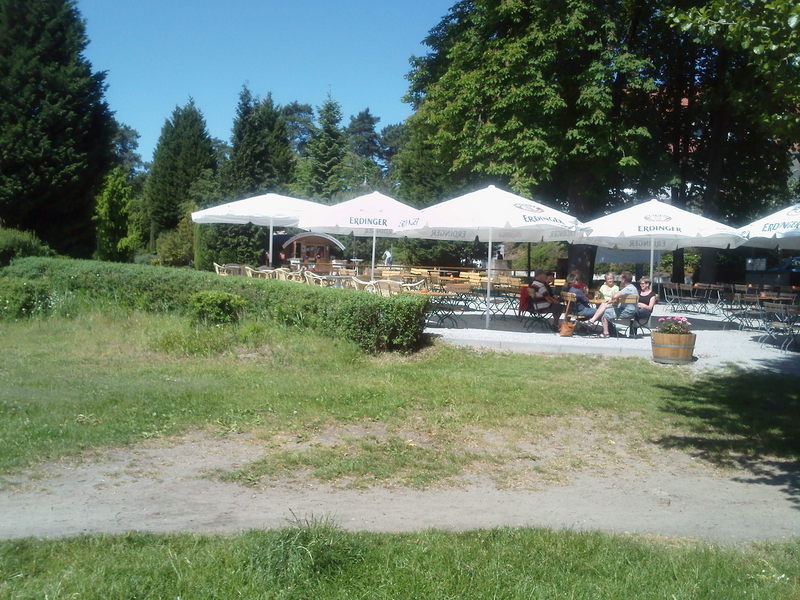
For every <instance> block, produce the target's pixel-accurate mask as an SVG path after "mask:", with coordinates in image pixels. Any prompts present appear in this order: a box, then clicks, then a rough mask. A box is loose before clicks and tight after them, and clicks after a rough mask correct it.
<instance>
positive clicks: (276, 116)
mask: <svg viewBox="0 0 800 600" xmlns="http://www.w3.org/2000/svg"><path fill="white" fill-rule="evenodd" d="M293 169H294V156H293V154H292V148H291V145H290V142H289V132H288V129H287V127H286V123H285V121H284V119H283V117H282V116H281V111H280V108H279V107H276V106H275V104H274V103H273V101H272V96H271V95H270V94H267V97H266V98H264V99H263V100H260V99H258V98H255V97H253V95H252V93H251V92H250V90H249V89H248V88H247V87H246V86H245V87H244V88H242V91H241V93H240V94H239V105H238V106H237V109H236V119H235V120H234V123H233V135H232V139H231V157H230V161H229V162H228V164H227V165H226V166H225V169H224V175H223V182H224V184H223V185H224V187H225V189H226V190H227V191H228V192H229V194H230V195H231V196H233V197H241V196H249V195H253V194H256V193H259V192H265V191H268V190H270V189H273V188H275V187H276V186H279V185H283V184H286V183H289V181H290V180H291V178H292V171H293Z"/></svg>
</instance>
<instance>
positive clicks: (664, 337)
mask: <svg viewBox="0 0 800 600" xmlns="http://www.w3.org/2000/svg"><path fill="white" fill-rule="evenodd" d="M696 337H697V336H696V334H694V333H658V332H657V331H654V332H653V333H652V334H650V343H651V344H652V347H653V360H654V361H655V362H657V363H665V364H670V365H672V364H677V365H680V364H686V363H690V362H692V354H693V353H694V341H695V338H696Z"/></svg>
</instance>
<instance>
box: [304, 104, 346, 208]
mask: <svg viewBox="0 0 800 600" xmlns="http://www.w3.org/2000/svg"><path fill="white" fill-rule="evenodd" d="M341 122H342V109H341V106H340V105H339V103H338V102H336V101H335V100H333V99H332V98H331V97H328V99H327V100H326V101H325V103H324V104H323V105H322V106H321V107H320V109H319V124H318V126H317V127H316V128H315V130H314V132H313V133H312V135H311V139H309V141H308V146H307V150H308V181H307V183H306V186H307V188H308V193H310V194H313V195H315V196H317V197H318V198H321V199H326V200H330V199H331V198H333V196H334V195H335V194H336V193H337V192H339V191H341V190H342V189H343V187H344V186H343V180H342V177H343V172H342V169H343V161H344V158H345V154H346V152H347V138H346V136H345V132H344V131H343V130H342V127H341Z"/></svg>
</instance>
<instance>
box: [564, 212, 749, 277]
mask: <svg viewBox="0 0 800 600" xmlns="http://www.w3.org/2000/svg"><path fill="white" fill-rule="evenodd" d="M584 226H585V227H586V229H585V230H584V237H583V239H580V240H576V241H578V243H581V244H592V245H595V246H604V247H607V248H618V249H620V250H650V278H651V279H652V277H653V252H654V250H677V249H678V248H687V247H702V248H727V247H729V246H730V247H734V248H735V247H736V246H739V245H741V244H742V243H743V242H744V238H743V237H742V236H741V235H739V234H738V233H737V232H736V230H735V229H734V228H733V227H728V226H727V225H723V224H722V223H717V222H716V221H712V220H711V219H707V218H706V217H702V216H700V215H696V214H694V213H691V212H689V211H686V210H683V209H680V208H678V207H676V206H672V205H671V204H667V203H665V202H661V201H659V200H648V201H647V202H642V203H641V204H637V205H635V206H631V207H629V208H626V209H623V210H619V211H617V212H614V213H611V214H610V215H606V216H604V217H600V218H599V219H595V220H593V221H589V222H588V223H585V224H584Z"/></svg>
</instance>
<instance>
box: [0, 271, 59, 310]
mask: <svg viewBox="0 0 800 600" xmlns="http://www.w3.org/2000/svg"><path fill="white" fill-rule="evenodd" d="M50 292H51V290H50V287H49V285H48V284H47V282H46V281H42V280H37V281H31V280H28V279H22V278H19V277H2V278H0V319H22V318H25V317H30V316H32V315H36V314H44V313H47V312H48V311H49V310H50Z"/></svg>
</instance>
